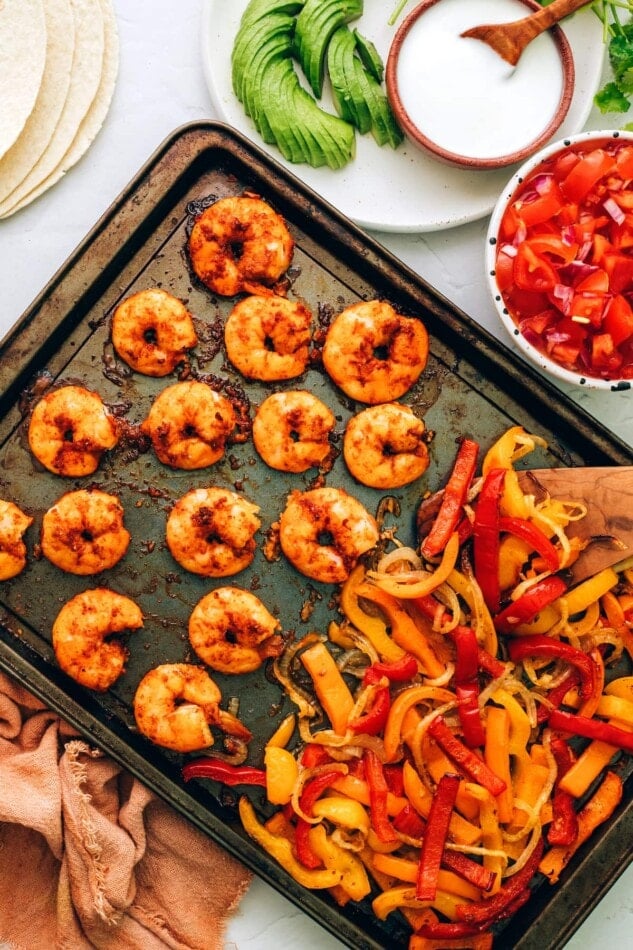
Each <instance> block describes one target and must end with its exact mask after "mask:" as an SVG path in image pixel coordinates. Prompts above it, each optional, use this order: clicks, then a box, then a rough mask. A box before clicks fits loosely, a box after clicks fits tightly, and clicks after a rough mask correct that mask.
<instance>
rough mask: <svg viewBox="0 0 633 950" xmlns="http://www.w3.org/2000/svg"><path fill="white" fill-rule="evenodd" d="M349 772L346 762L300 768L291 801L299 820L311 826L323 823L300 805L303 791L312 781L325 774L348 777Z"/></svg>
mask: <svg viewBox="0 0 633 950" xmlns="http://www.w3.org/2000/svg"><path fill="white" fill-rule="evenodd" d="M348 771H349V769H348V768H347V766H346V765H345V763H344V762H327V763H325V764H323V765H314V766H312V767H311V768H309V769H304V768H300V769H299V776H298V778H297V781H296V782H295V787H294V789H293V792H292V798H291V799H290V801H291V804H292V807H293V810H294V811H295V813H296V814H297V815H298V816H299V818H303V820H304V821H307V822H308V824H310V825H318V824H319V823H320V822H321V821H323V819H322V818H318V817H317V818H315V817H314V815H308V814H307V813H306V812H304V810H303V809H302V808H301V805H300V804H299V799H300V798H301V795H302V793H303V789H304V788H305V786H306V785H307V783H308V782H309V781H311V779H313V778H317V776H319V775H322V774H323V772H340V773H341V775H347V773H348Z"/></svg>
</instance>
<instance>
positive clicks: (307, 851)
mask: <svg viewBox="0 0 633 950" xmlns="http://www.w3.org/2000/svg"><path fill="white" fill-rule="evenodd" d="M340 777H341V773H340V772H338V771H337V772H333V771H332V772H329V771H327V770H325V771H323V772H320V773H319V774H318V775H315V777H314V778H313V779H310V781H309V782H306V784H305V786H304V788H303V791H302V792H301V795H300V796H299V807H300V808H301V811H302V812H304V814H306V815H310V816H311V815H312V808H313V806H314V804H315V802H317V801H318V800H319V798H320V797H321V795H322V794H323V792H324V791H325V789H326V788H329V787H330V785H332V784H333V783H334V782H335V781H336V779H337V778H340ZM311 827H312V825H311V824H310V822H309V821H306V820H305V818H301V817H300V816H299V817H298V818H297V823H296V828H295V848H296V851H297V858H298V860H299V861H300V862H301V864H303V866H304V867H306V868H310V870H315V869H316V868H320V867H323V863H322V861H321V859H320V858H319V857H318V856H317V855H316V854H315V852H314V851H313V849H312V846H311V844H310V840H309V836H308V832H309V831H310V828H311Z"/></svg>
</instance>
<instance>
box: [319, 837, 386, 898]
mask: <svg viewBox="0 0 633 950" xmlns="http://www.w3.org/2000/svg"><path fill="white" fill-rule="evenodd" d="M309 839H310V847H311V848H312V850H313V851H314V853H315V854H317V855H318V857H319V858H320V859H321V861H322V862H323V864H324V865H325V867H326V869H328V870H330V871H333V872H334V873H337V874H339V875H340V881H339V886H340V887H342V888H343V890H344V891H345V892H346V893H347V894H349V896H350V897H351V898H352V899H353V900H356V901H360V900H362V899H363V898H364V897H367V895H368V894H369V892H370V891H371V884H370V883H369V878H368V877H367V872H366V871H365V868H364V867H363V865H362V863H361V862H360V861H359V860H358V858H357V857H356V856H355V855H354V854H353V852H351V851H348V850H347V849H346V848H342V847H341V846H340V845H338V844H336V842H335V841H333V840H332V838H331V836H330V835H328V834H327V832H326V830H325V827H324V826H323V825H315V826H314V827H313V828H310V832H309Z"/></svg>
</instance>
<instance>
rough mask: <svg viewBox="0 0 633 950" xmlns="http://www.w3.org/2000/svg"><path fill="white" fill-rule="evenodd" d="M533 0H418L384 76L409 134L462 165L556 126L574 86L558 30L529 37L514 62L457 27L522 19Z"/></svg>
mask: <svg viewBox="0 0 633 950" xmlns="http://www.w3.org/2000/svg"><path fill="white" fill-rule="evenodd" d="M523 7H525V8H526V12H527V13H529V11H532V10H539V9H541V7H540V4H538V3H536V2H535V0H501V2H500V5H499V6H497V5H493V7H492V11H493V12H491V9H490V5H489V4H488V3H487V2H485V0H475V2H472V0H423V2H422V3H420V4H419V5H418V6H417V7H416V8H415V9H414V10H413V11H412V12H411V13H410V14H409V15H408V16H407V17H406V18H405V19H404V20H403V22H402V24H401V25H400V27H399V28H398V30H397V32H396V34H395V37H394V40H393V43H392V45H391V48H390V51H389V55H388V58H387V65H386V71H385V83H386V89H387V95H388V97H389V101H390V103H391V106H392V109H393V111H394V114H395V116H396V118H397V120H398V122H399V124H400V126H401V128H402V130H403V132H404V133H405V135H406V136H407V138H408V139H409V140H410V141H411V142H413V143H414V144H415V145H417V146H419V147H420V148H421V149H423V150H424V151H426V152H428V153H430V154H432V155H433V156H434V157H435V158H437V159H439V160H441V161H443V162H447V163H449V164H451V165H457V166H460V167H464V168H469V169H482V170H486V169H493V168H501V167H503V166H506V165H512V164H516V163H517V162H521V161H523V160H524V159H526V158H527V157H528V156H529V155H532V154H534V153H535V152H536V151H537V150H538V149H539V148H541V147H542V146H543V145H545V143H546V142H548V141H549V139H551V138H552V136H553V135H554V134H555V133H556V130H557V129H558V128H559V127H560V125H561V124H562V122H563V121H564V119H565V116H566V115H567V112H568V111H569V107H570V105H571V100H572V96H573V91H574V79H575V74H574V60H573V54H572V51H571V48H570V46H569V43H568V41H567V38H566V37H565V35H564V33H563V31H562V30H560V29H559V28H558V27H554V28H552V29H551V30H550V31H548V33H547V34H543V35H541V36H539V37H537V38H536V39H535V40H533V41H532V43H531V44H530V45H529V46H528V47H527V49H526V50H525V52H524V53H523V55H522V56H521V59H520V60H519V63H518V64H517V66H516V67H512V66H510V65H509V64H508V63H506V62H505V61H504V60H503V59H502V58H501V57H500V56H499V55H498V54H497V53H495V52H494V51H493V50H492V49H490V47H488V46H487V45H486V44H485V43H483V42H481V41H480V40H475V39H469V38H464V37H461V36H460V33H461V32H462V31H463V30H465V29H467V28H469V27H471V26H475V25H477V24H481V23H489V22H498V21H501V20H504V19H505V20H513V19H520V18H521V17H523V16H525V15H526V12H522V8H523Z"/></svg>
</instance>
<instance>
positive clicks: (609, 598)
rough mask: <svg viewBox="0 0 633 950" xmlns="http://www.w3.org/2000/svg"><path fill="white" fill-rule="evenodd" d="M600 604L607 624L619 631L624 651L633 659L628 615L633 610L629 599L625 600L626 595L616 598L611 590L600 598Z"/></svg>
mask: <svg viewBox="0 0 633 950" xmlns="http://www.w3.org/2000/svg"><path fill="white" fill-rule="evenodd" d="M628 596H630V595H628ZM600 604H601V606H602V609H603V610H604V612H605V614H606V617H607V622H608V623H609V624H610V626H612V627H614V628H615V629H616V630H617V632H618V636H619V637H620V639H621V640H622V643H623V644H624V649H625V650H626V652H627V653H628V654H629V656H630V657H631V658H633V633H632V632H631V630H630V629H629V624H628V623H627V613H626V612H627V611H628V610H630V609H631V607H630V606H628V597H626V598H625V596H624V595H621V596H620V597H616V595H615V594H614V593H613V591H611V590H609V591H607V593H606V594H603V595H602V597H601V598H600Z"/></svg>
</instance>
